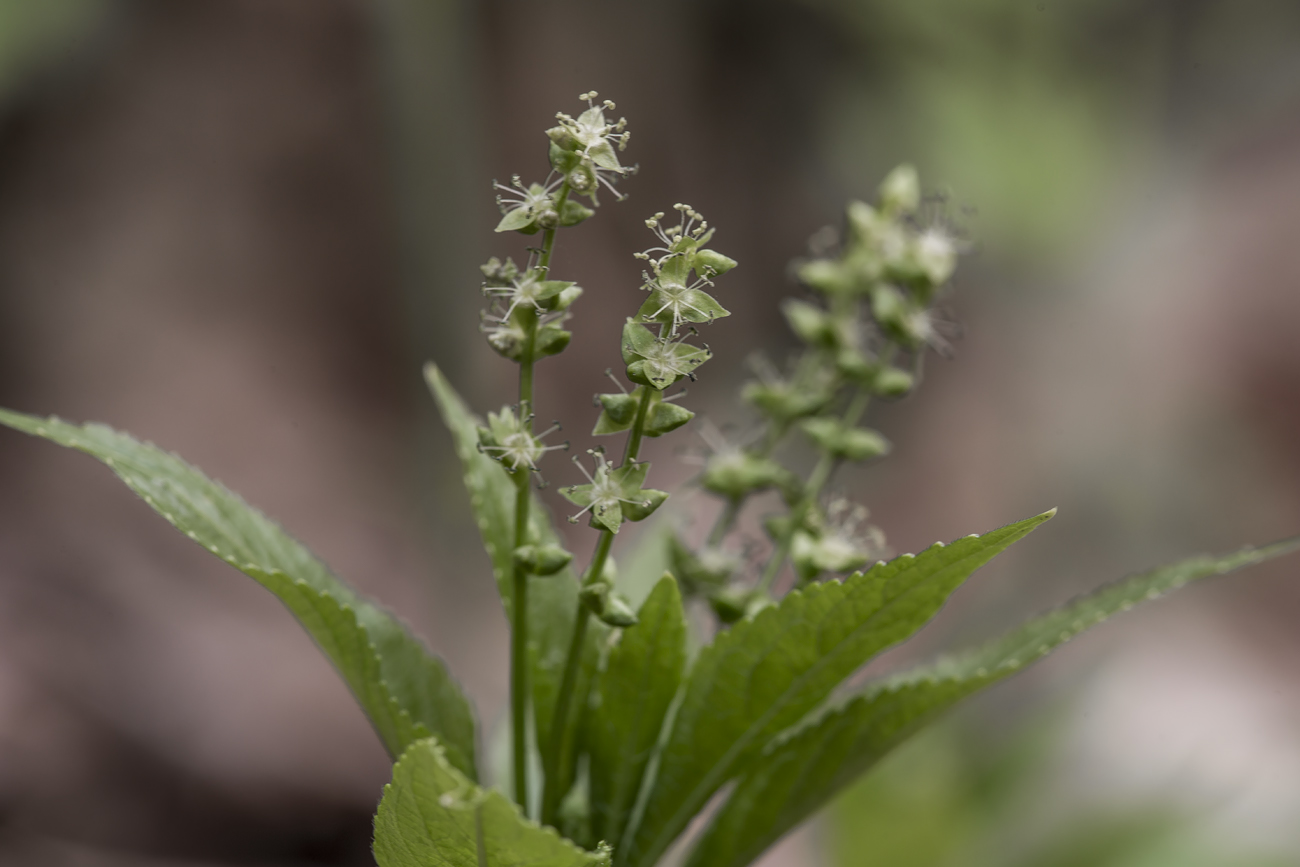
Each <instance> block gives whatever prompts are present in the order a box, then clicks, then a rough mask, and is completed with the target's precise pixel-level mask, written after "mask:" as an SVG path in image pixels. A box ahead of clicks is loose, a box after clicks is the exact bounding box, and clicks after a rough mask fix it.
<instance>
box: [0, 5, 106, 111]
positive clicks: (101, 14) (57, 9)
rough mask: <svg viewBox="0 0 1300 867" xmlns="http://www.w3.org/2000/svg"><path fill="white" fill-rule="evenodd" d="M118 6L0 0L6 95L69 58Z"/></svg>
mask: <svg viewBox="0 0 1300 867" xmlns="http://www.w3.org/2000/svg"><path fill="white" fill-rule="evenodd" d="M112 6H113V3H112V0H0V99H7V98H9V97H11V96H12V95H13V94H14V92H15V91H17V90H18V89H19V88H20V87H21V86H22V85H23V84H24V83H26V82H27V81H28V80H29V78H30V77H31V76H32V75H36V74H40V73H43V72H46V71H48V70H50V69H53V68H54V67H55V66H56V65H58V64H60V63H62V62H63V61H65V60H67V58H68V56H69V55H70V54H71V53H72V52H74V51H76V50H77V49H78V48H80V47H81V46H83V45H85V44H86V42H87V40H89V39H90V38H91V37H92V36H93V34H94V33H95V32H96V31H98V29H99V28H100V27H101V26H102V25H103V23H104V21H105V20H106V18H107V17H108V14H109V13H110V11H111V9H112Z"/></svg>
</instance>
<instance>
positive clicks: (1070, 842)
mask: <svg viewBox="0 0 1300 867" xmlns="http://www.w3.org/2000/svg"><path fill="white" fill-rule="evenodd" d="M1059 740H1060V731H1059V727H1058V726H1056V725H1055V724H1054V723H1052V722H1051V721H1049V720H1045V719H1042V718H1040V719H1038V720H1035V721H1033V722H1031V723H1030V724H1028V725H1024V726H1020V727H1018V728H1017V729H1016V730H1015V731H1013V732H1011V733H1009V734H1007V733H1004V734H1001V735H998V736H996V737H990V736H989V734H988V733H987V732H983V731H980V730H979V727H977V726H975V725H972V724H971V718H970V715H969V714H965V715H962V716H961V717H960V718H959V719H957V720H954V721H952V722H948V723H945V724H942V725H939V726H935V727H932V728H931V729H929V730H927V731H925V732H923V733H921V734H920V735H917V736H916V737H915V738H914V739H913V740H912V741H911V742H909V743H907V744H905V745H904V746H902V747H900V748H899V749H898V750H897V751H896V752H895V753H894V754H893V755H892V756H890V757H889V758H888V759H886V760H885V761H883V762H881V764H880V765H879V766H878V767H877V769H876V770H875V772H874V773H872V774H868V775H866V776H865V777H863V778H862V779H861V781H859V782H858V783H856V784H855V785H854V786H853V787H852V788H851V789H849V790H848V791H847V792H846V793H845V794H844V795H843V796H842V797H841V798H840V799H839V800H838V801H837V802H836V803H835V805H834V806H833V807H832V809H831V810H830V811H829V813H828V819H827V821H826V824H825V839H826V844H827V850H828V851H827V855H828V860H829V863H831V864H833V865H835V867H1285V865H1290V864H1294V855H1283V854H1269V853H1266V852H1264V851H1263V850H1262V849H1261V850H1255V851H1244V850H1234V849H1233V848H1231V847H1229V846H1228V845H1227V844H1225V843H1223V842H1222V841H1219V840H1215V839H1211V838H1210V837H1209V835H1207V834H1206V833H1204V831H1203V824H1202V820H1203V819H1204V818H1205V817H1204V816H1203V815H1201V814H1199V813H1198V812H1196V811H1194V810H1191V809H1189V808H1186V807H1181V806H1175V805H1174V804H1172V803H1164V802H1160V801H1154V800H1153V801H1147V802H1145V803H1137V804H1134V803H1128V804H1124V805H1113V806H1111V807H1105V806H1100V805H1096V804H1094V805H1085V806H1083V807H1079V806H1078V805H1067V804H1064V803H1063V802H1056V801H1053V800H1052V799H1050V797H1049V798H1048V799H1047V800H1046V801H1045V800H1044V794H1043V793H1044V792H1050V791H1051V786H1050V780H1049V776H1050V774H1051V771H1050V767H1051V764H1052V758H1053V752H1054V751H1055V748H1056V747H1057V746H1058V744H1059Z"/></svg>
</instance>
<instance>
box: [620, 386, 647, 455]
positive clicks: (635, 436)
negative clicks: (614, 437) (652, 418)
mask: <svg viewBox="0 0 1300 867" xmlns="http://www.w3.org/2000/svg"><path fill="white" fill-rule="evenodd" d="M642 387H643V388H644V389H645V391H643V392H641V400H640V402H639V403H637V406H636V418H635V419H633V421H632V431H631V432H630V433H629V434H628V435H627V448H626V449H624V450H623V466H627V465H628V464H630V463H632V462H633V461H635V460H636V456H637V454H638V453H640V451H641V437H642V435H643V434H644V432H645V417H646V413H647V411H648V410H649V408H650V401H651V397H650V386H648V385H646V386H642Z"/></svg>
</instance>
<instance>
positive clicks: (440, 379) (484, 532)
mask: <svg viewBox="0 0 1300 867" xmlns="http://www.w3.org/2000/svg"><path fill="white" fill-rule="evenodd" d="M424 376H425V379H426V380H427V381H428V383H429V388H430V390H431V391H432V392H433V396H434V400H435V401H436V402H437V404H438V409H439V411H440V412H441V413H442V420H443V422H444V423H445V424H446V425H447V429H448V430H449V431H451V438H452V442H453V443H454V445H455V447H456V455H457V457H459V458H460V463H461V469H462V471H463V478H464V482H465V489H466V491H468V493H469V501H470V511H471V512H472V513H473V515H474V521H475V523H477V524H478V529H479V534H480V535H481V536H482V538H483V547H484V548H485V549H487V554H488V557H489V559H490V560H491V562H492V574H493V577H495V578H496V583H497V591H498V592H499V593H500V594H501V604H502V606H503V607H504V608H505V613H506V618H507V619H509V616H510V607H511V606H510V599H511V594H512V593H513V590H512V589H511V578H510V576H511V570H512V569H513V568H514V556H513V552H514V524H515V511H514V510H515V491H516V488H515V483H514V480H513V479H512V478H511V477H510V475H509V473H507V472H506V471H505V469H504V468H503V467H502V466H501V464H499V463H497V462H496V461H494V460H493V459H492V458H490V457H489V456H487V455H485V454H483V453H482V452H480V451H479V449H478V445H479V433H478V428H479V425H480V424H481V422H480V421H479V419H478V418H476V417H475V416H474V414H473V413H472V412H470V410H469V408H468V407H467V406H466V405H465V402H464V401H463V400H462V399H461V397H460V395H458V394H457V393H456V390H455V389H454V388H452V387H451V384H450V383H449V382H447V379H446V377H444V376H443V375H442V371H440V370H439V369H438V366H437V365H435V364H428V365H426V366H425V368H424ZM528 519H529V531H528V536H529V542H530V543H531V544H534V545H554V544H559V537H558V536H557V535H556V533H555V530H554V528H553V527H552V526H551V522H550V517H549V514H548V513H547V510H546V507H545V506H543V505H542V503H541V502H540V501H539V500H538V499H537V498H535V497H534V499H533V504H532V508H531V509H530V510H529V516H528ZM577 611H578V583H577V581H576V580H575V579H574V577H573V572H572V571H571V570H570V569H568V568H567V567H566V568H564V569H561V570H560V571H559V572H557V573H555V574H554V575H551V576H549V577H545V578H539V577H536V576H530V577H529V579H528V664H529V669H528V676H529V691H530V692H531V693H532V696H533V715H534V718H535V723H536V732H537V739H538V743H542V744H546V743H550V732H551V718H552V716H553V715H554V713H555V702H556V699H557V697H558V696H559V694H560V682H561V681H562V680H563V678H564V661H565V659H566V657H567V654H568V648H569V642H570V639H571V638H572V636H573V625H574V619H575V617H576V616H577ZM602 635H603V630H602V629H591V630H588V632H587V644H588V647H587V650H586V651H585V654H584V657H583V658H584V660H585V662H584V666H583V673H584V679H583V680H582V681H581V683H580V685H581V684H585V683H588V682H589V678H586V673H587V672H588V671H589V670H590V669H593V668H594V667H595V662H594V660H595V658H596V657H597V655H598V654H597V650H596V648H597V646H598V644H597V643H598V642H599V641H600V640H601V637H602ZM585 695H586V693H585V692H584V693H582V694H580V695H579V696H578V697H577V700H584V699H585ZM569 773H571V769H570V771H569Z"/></svg>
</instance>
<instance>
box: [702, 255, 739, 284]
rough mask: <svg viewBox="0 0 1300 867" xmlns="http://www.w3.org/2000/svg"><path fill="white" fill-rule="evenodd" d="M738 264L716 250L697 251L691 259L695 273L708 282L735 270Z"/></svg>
mask: <svg viewBox="0 0 1300 867" xmlns="http://www.w3.org/2000/svg"><path fill="white" fill-rule="evenodd" d="M736 265H737V262H736V260H735V259H733V258H731V257H730V256H724V255H722V254H721V253H719V252H717V251H715V250H696V251H695V254H694V255H693V256H692V257H691V267H693V268H694V269H695V273H696V274H699V275H700V276H701V277H703V278H704V279H706V280H712V279H713V278H714V277H717V276H718V275H720V274H726V273H727V272H728V271H730V270H731V269H732V268H735V267H736Z"/></svg>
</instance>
